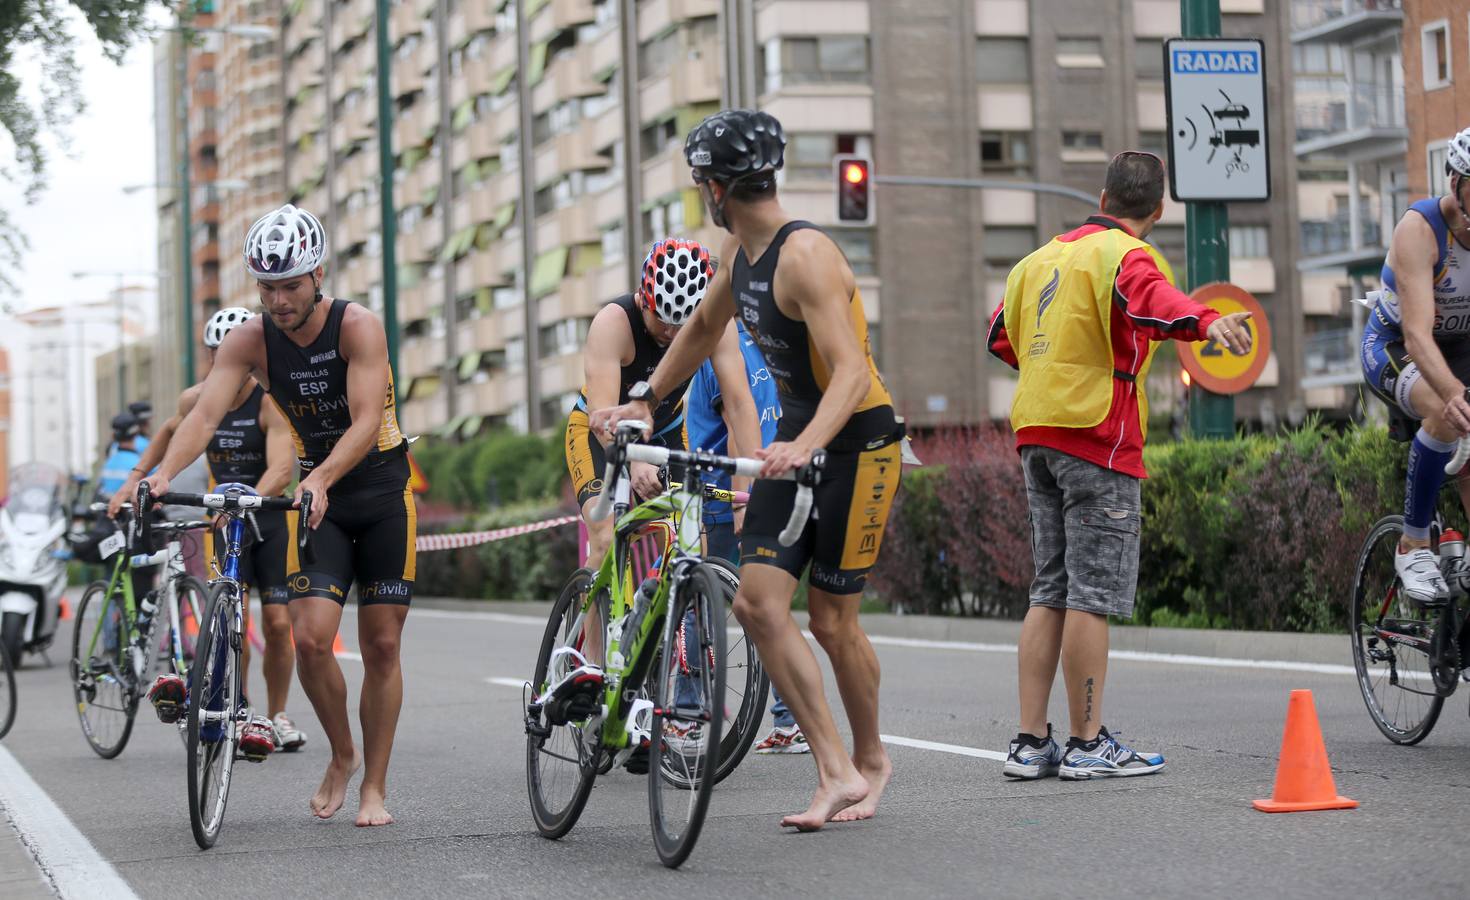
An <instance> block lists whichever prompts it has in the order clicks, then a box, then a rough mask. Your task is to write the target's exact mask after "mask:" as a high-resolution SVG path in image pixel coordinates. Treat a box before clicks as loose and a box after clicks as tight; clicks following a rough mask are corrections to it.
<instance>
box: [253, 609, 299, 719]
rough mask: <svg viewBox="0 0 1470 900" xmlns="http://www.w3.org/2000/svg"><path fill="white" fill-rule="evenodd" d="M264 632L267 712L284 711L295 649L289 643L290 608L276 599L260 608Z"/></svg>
mask: <svg viewBox="0 0 1470 900" xmlns="http://www.w3.org/2000/svg"><path fill="white" fill-rule="evenodd" d="M260 610H261V613H260V619H261V624H262V625H263V626H264V627H263V628H262V631H264V632H265V635H264V637H265V660H264V661H263V662H262V663H261V668H262V669H263V670H264V673H265V693H266V701H267V707H266V708H267V709H268V710H270V712H269V713H268V715H269V716H270V717H271V718H275V716H276V714H277V713H282V712H285V711H286V698H287V697H288V696H290V694H291V673H292V671H293V670H294V669H295V667H296V650H295V648H293V647H292V646H291V611H290V610H289V609H287V608H286V606H284V605H282V604H280V603H272V604H270V605H269V606H261V608H260Z"/></svg>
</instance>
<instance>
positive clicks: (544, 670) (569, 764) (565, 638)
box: [526, 569, 601, 839]
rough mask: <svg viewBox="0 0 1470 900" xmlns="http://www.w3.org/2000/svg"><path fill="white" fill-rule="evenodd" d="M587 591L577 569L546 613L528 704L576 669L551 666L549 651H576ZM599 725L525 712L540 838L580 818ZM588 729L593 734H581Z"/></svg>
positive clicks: (586, 574)
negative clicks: (531, 694)
mask: <svg viewBox="0 0 1470 900" xmlns="http://www.w3.org/2000/svg"><path fill="white" fill-rule="evenodd" d="M591 587H592V573H591V572H590V571H588V570H587V569H578V570H577V571H576V573H575V574H573V575H572V577H571V579H570V580H569V581H568V582H567V583H566V586H565V587H563V588H562V591H561V596H560V597H558V598H557V600H556V604H555V605H554V606H553V607H552V608H551V617H550V618H549V619H548V620H547V622H546V631H545V633H544V634H542V636H541V649H540V651H539V652H538V654H537V656H536V674H535V676H534V677H533V678H532V679H531V691H532V693H533V695H534V696H533V698H532V699H533V700H535V699H538V698H541V697H542V696H543V695H544V694H545V693H546V691H547V689H548V688H549V687H550V686H551V685H553V684H555V683H557V682H558V681H560V680H561V679H562V678H563V677H564V676H565V675H566V674H567V673H568V672H570V671H572V670H573V669H575V668H576V663H575V662H574V661H573V660H571V659H570V658H569V657H568V656H567V655H566V654H563V655H560V656H558V657H557V658H556V660H555V661H553V660H552V658H551V657H552V651H554V650H556V649H557V648H559V647H575V648H578V649H579V651H580V648H581V645H582V637H581V635H580V634H577V633H576V630H577V629H576V627H575V626H576V623H577V619H578V616H579V615H580V613H581V611H582V606H583V604H584V603H586V600H587V591H588V590H590V589H591ZM600 723H601V717H600V716H594V717H592V718H591V719H579V720H576V721H568V722H566V723H564V724H560V725H557V724H553V723H552V722H551V721H550V720H549V718H548V717H547V715H546V713H545V711H544V710H543V711H540V712H538V713H535V714H534V715H533V714H532V712H531V711H530V710H527V712H526V793H527V794H528V795H529V796H530V800H531V818H532V819H534V820H535V822H536V830H537V831H539V832H541V835H542V836H543V837H548V838H552V839H556V838H559V837H561V836H563V835H565V834H566V833H567V832H568V831H571V830H572V826H573V825H575V824H577V819H579V818H580V817H581V815H582V809H583V808H584V807H585V806H586V805H587V796H588V795H589V794H591V793H592V782H593V781H595V780H596V779H597V760H598V749H599V748H598V743H599V734H598V733H597V732H600V730H601V724H600ZM589 726H590V727H592V728H594V729H596V732H594V733H589V732H587V731H586V729H587V728H588V727H589Z"/></svg>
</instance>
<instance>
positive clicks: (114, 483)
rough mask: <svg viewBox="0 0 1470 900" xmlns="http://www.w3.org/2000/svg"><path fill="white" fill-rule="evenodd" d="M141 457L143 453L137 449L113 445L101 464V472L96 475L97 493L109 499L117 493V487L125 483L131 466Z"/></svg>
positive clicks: (131, 468)
mask: <svg viewBox="0 0 1470 900" xmlns="http://www.w3.org/2000/svg"><path fill="white" fill-rule="evenodd" d="M142 458H143V454H142V453H140V452H139V451H137V450H123V449H122V448H120V447H117V446H116V445H114V446H113V448H112V453H111V454H109V455H108V457H107V461H106V462H104V463H103V464H102V472H101V474H100V475H98V476H97V491H98V494H99V495H105V496H106V497H108V498H109V499H110V498H111V497H112V495H113V494H115V493H117V489H118V488H120V487H122V486H123V485H124V484H126V483H127V480H128V476H129V475H131V474H132V472H133V467H134V466H136V465H137V464H138V462H139V461H140V460H141V459H142Z"/></svg>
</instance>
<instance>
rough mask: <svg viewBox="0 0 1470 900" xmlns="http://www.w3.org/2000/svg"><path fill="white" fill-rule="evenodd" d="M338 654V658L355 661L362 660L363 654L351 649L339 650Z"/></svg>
mask: <svg viewBox="0 0 1470 900" xmlns="http://www.w3.org/2000/svg"><path fill="white" fill-rule="evenodd" d="M336 656H337V658H338V659H350V660H352V661H353V662H362V654H361V653H353V652H352V651H351V650H338V651H337V653H336Z"/></svg>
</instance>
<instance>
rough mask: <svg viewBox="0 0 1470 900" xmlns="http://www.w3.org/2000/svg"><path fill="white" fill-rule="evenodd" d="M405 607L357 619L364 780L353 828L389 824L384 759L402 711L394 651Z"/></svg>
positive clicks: (362, 613)
mask: <svg viewBox="0 0 1470 900" xmlns="http://www.w3.org/2000/svg"><path fill="white" fill-rule="evenodd" d="M407 617H408V607H407V606H398V605H396V604H388V603H377V604H372V605H370V606H363V607H361V608H360V609H359V610H358V614H357V640H358V646H359V647H360V648H361V650H362V666H363V676H362V702H361V704H360V705H359V709H358V714H359V715H360V716H361V717H362V745H363V752H364V756H365V759H366V763H367V767H366V769H365V770H364V772H363V776H362V792H361V794H360V796H359V803H358V812H357V824H358V825H359V826H369V825H392V824H393V816H392V815H390V814H389V813H388V810H387V809H386V808H385V807H384V805H383V804H384V802H385V801H386V800H387V799H388V759H389V757H391V756H392V755H393V734H394V732H396V731H397V730H398V713H399V710H401V709H402V708H403V669H402V667H401V666H400V665H399V660H398V650H399V645H400V642H401V638H402V636H403V620H404V619H406V618H407Z"/></svg>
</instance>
